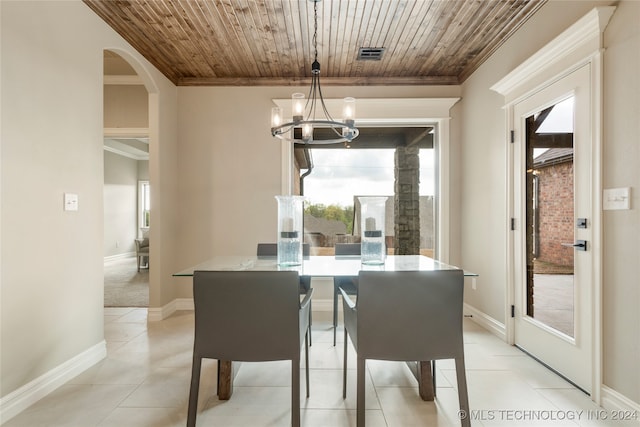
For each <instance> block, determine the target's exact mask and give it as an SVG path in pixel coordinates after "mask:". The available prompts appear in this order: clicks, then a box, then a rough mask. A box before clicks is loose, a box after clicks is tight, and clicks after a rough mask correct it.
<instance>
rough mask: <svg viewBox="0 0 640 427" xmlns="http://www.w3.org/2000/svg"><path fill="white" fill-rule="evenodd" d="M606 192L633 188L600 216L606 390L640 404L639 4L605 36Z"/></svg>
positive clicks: (621, 12) (624, 9)
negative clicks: (625, 203)
mask: <svg viewBox="0 0 640 427" xmlns="http://www.w3.org/2000/svg"><path fill="white" fill-rule="evenodd" d="M604 44H605V48H606V51H605V53H604V76H605V79H604V138H603V154H604V155H603V162H604V171H603V186H604V188H617V187H632V190H631V191H632V193H631V197H632V200H631V208H632V209H631V210H627V211H604V212H603V221H604V224H603V226H604V227H603V248H602V253H603V254H604V268H603V270H604V274H603V276H604V277H603V284H602V287H603V310H604V384H605V385H607V386H609V387H611V388H613V389H614V390H616V391H618V392H620V393H622V394H623V395H624V396H627V397H628V398H630V399H632V400H633V401H635V402H638V403H640V369H639V368H638V361H640V310H639V309H638V308H639V307H640V249H639V248H638V246H639V245H640V2H637V1H623V2H620V3H619V4H618V8H617V10H616V13H615V14H614V15H613V17H612V18H611V21H610V22H609V25H608V26H607V29H606V31H605V33H604Z"/></svg>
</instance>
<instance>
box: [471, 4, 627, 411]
mask: <svg viewBox="0 0 640 427" xmlns="http://www.w3.org/2000/svg"><path fill="white" fill-rule="evenodd" d="M614 3H616V2H613V1H550V2H548V3H547V4H545V5H544V6H543V7H542V8H541V9H540V11H539V12H537V13H536V15H535V16H533V17H532V18H531V19H530V20H529V21H528V22H527V23H526V24H525V25H524V26H523V27H522V28H521V29H520V30H519V31H518V32H517V33H516V34H514V36H513V37H511V38H510V39H509V40H508V41H507V42H506V43H505V44H504V45H503V46H502V47H501V48H500V49H498V50H497V51H496V53H495V54H494V55H493V56H492V57H491V58H489V59H488V60H487V61H486V62H485V63H484V64H483V65H482V66H481V67H480V68H479V69H478V70H477V71H476V72H475V73H474V74H473V75H472V76H471V77H470V78H469V79H468V80H467V81H466V82H465V83H464V84H463V95H462V96H463V101H462V103H461V104H462V105H461V109H462V112H461V116H462V122H461V123H460V124H459V125H460V127H461V129H462V143H461V146H460V152H459V154H460V165H461V170H460V172H461V190H462V191H461V212H462V213H461V223H460V239H461V244H460V248H461V254H460V256H461V260H460V263H461V265H463V266H464V268H466V269H469V270H471V271H475V272H477V273H479V274H480V277H479V278H478V285H477V290H475V291H474V290H467V292H466V301H467V303H468V304H470V305H471V306H473V307H474V308H476V309H477V310H479V311H480V312H483V313H485V314H487V315H488V316H490V317H492V318H493V319H495V320H497V321H498V322H501V323H504V322H505V321H506V319H505V314H506V312H507V305H506V286H507V277H506V270H507V254H506V241H507V233H508V226H509V221H508V215H507V194H506V182H507V181H506V179H507V169H506V168H507V158H506V154H507V151H506V150H507V146H506V144H507V143H506V138H505V135H506V123H505V114H504V111H503V110H502V106H503V103H504V99H503V98H502V96H500V95H499V94H497V93H495V92H492V91H491V90H490V87H491V86H492V85H493V84H494V83H496V82H497V81H498V80H500V79H501V78H502V77H503V76H505V75H506V74H507V73H508V72H510V71H511V70H513V69H514V68H515V67H516V66H518V65H519V64H520V63H521V62H523V61H524V60H526V59H527V58H528V57H529V56H530V55H531V54H533V53H535V52H536V51H538V50H539V49H540V48H542V47H543V46H544V45H545V44H546V43H547V42H549V41H550V40H552V39H553V38H554V37H556V36H557V35H558V34H560V33H561V32H562V31H564V30H565V29H566V28H568V27H569V25H571V24H573V23H574V22H575V21H577V20H578V19H579V18H581V17H582V16H583V15H585V14H586V13H587V12H588V11H590V10H591V9H592V8H593V7H595V6H601V5H610V4H614ZM639 7H640V3H638V2H635V1H623V2H620V4H619V7H618V10H617V12H616V13H615V14H614V16H613V18H612V20H611V21H610V23H609V25H608V27H607V29H606V31H605V46H606V48H607V50H606V51H605V55H604V61H605V65H604V68H605V73H604V79H605V85H604V86H605V94H604V103H605V119H604V129H605V130H604V131H605V138H604V164H603V166H604V185H605V188H606V187H611V186H634V187H638V184H639V179H638V176H639V175H638V169H639V168H640V161H639V158H638V153H639V151H638V135H639V134H640V132H639V128H638V117H639V114H638V97H639V95H640V93H639V91H638V75H640V68H639V67H638V52H640V41H639V40H638V38H639V36H638V28H639V26H638V22H640V13H639V10H638V9H639ZM636 194H637V193H636ZM635 197H636V198H635V201H636V202H637V200H638V198H637V195H636V196H635ZM635 206H636V207H635V209H634V210H632V211H626V212H622V213H613V212H605V215H604V221H605V223H604V245H605V247H604V250H603V251H602V252H603V254H604V264H605V265H604V286H603V287H604V301H603V303H604V313H603V315H604V331H605V353H604V383H605V385H606V386H608V387H610V388H612V389H614V390H616V391H617V392H619V393H622V394H623V395H624V396H626V397H627V398H629V399H632V400H633V401H635V402H640V376H639V375H640V374H638V369H637V361H638V360H640V345H639V340H640V321H639V317H638V310H637V307H638V306H639V304H640V297H639V295H640V294H639V292H640V291H639V289H638V288H639V285H638V283H639V282H638V279H637V278H638V277H640V271H639V267H638V266H639V265H640V262H638V261H640V255H639V254H640V251H639V249H638V243H640V242H639V240H638V237H637V236H639V235H640V233H639V232H638V231H639V226H640V218H639V216H638V209H637V204H636V205H635ZM634 232H635V233H634ZM629 236H636V237H635V239H629Z"/></svg>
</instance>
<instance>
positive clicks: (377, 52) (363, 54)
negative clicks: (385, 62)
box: [358, 47, 384, 61]
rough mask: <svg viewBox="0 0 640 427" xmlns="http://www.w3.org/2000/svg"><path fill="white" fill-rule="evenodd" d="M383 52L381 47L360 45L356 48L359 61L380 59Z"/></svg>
mask: <svg viewBox="0 0 640 427" xmlns="http://www.w3.org/2000/svg"><path fill="white" fill-rule="evenodd" d="M383 53H384V48H383V47H361V48H360V49H359V50H358V60H359V61H380V60H381V59H382V54H383Z"/></svg>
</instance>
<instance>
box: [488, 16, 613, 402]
mask: <svg viewBox="0 0 640 427" xmlns="http://www.w3.org/2000/svg"><path fill="white" fill-rule="evenodd" d="M614 11H615V7H614V6H606V7H597V8H594V9H593V10H592V11H590V12H589V13H587V14H586V15H585V16H584V17H582V18H581V19H580V20H578V21H577V22H576V23H575V24H573V25H572V26H571V27H569V28H568V29H567V30H566V31H564V32H563V33H562V34H560V35H559V36H558V37H556V38H555V39H554V40H552V41H551V42H550V43H548V44H547V45H546V46H544V47H543V48H542V49H541V50H539V51H538V52H537V53H535V54H534V55H533V56H531V57H530V58H529V59H527V60H526V61H525V62H523V63H522V64H521V65H520V66H518V67H517V68H515V69H514V70H513V71H512V72H510V73H509V74H507V75H506V76H505V77H504V78H503V79H501V80H500V81H499V82H497V83H496V84H495V85H493V86H492V87H491V89H492V90H494V91H496V92H498V93H500V94H501V95H503V96H504V97H505V106H504V110H505V114H506V129H505V141H506V144H507V147H508V148H507V155H506V159H505V161H506V165H505V166H506V167H505V171H506V173H507V177H506V180H507V194H506V197H507V206H508V217H509V218H511V224H509V226H510V228H511V229H512V232H511V233H508V235H507V242H506V246H507V254H508V255H507V256H508V260H507V281H506V287H507V288H506V290H505V291H506V292H505V295H506V298H505V299H506V301H505V329H506V337H507V342H508V343H509V344H511V345H513V344H514V343H515V324H514V323H515V322H514V318H513V317H512V307H513V306H514V304H515V286H519V283H517V282H516V272H515V257H514V255H513V254H514V250H515V242H514V234H515V233H514V232H513V231H515V230H513V229H514V228H515V229H516V230H517V229H518V228H519V227H521V225H520V224H517V221H516V220H515V218H517V216H516V211H515V198H514V194H515V193H514V191H515V190H516V189H515V186H514V162H515V158H514V147H513V144H512V142H513V141H514V139H515V135H514V133H513V132H512V129H513V125H514V120H517V118H516V117H514V106H515V105H516V104H517V103H518V102H520V101H522V100H524V99H526V98H528V97H530V96H531V95H533V94H535V93H537V92H539V91H540V90H542V89H543V88H546V87H548V86H549V85H551V84H552V83H554V82H556V81H558V80H559V79H561V78H563V77H565V76H567V75H569V74H571V73H572V72H573V71H575V70H577V69H578V68H581V67H583V66H585V65H588V66H589V67H590V69H591V76H590V82H589V85H590V91H591V105H590V118H591V153H590V154H591V159H592V165H591V166H592V174H591V195H590V196H591V199H592V201H593V203H592V206H591V209H592V212H591V213H590V217H591V218H592V228H593V242H592V244H591V250H592V251H593V252H592V254H593V266H592V269H591V274H592V285H591V286H592V289H591V293H592V302H591V307H586V309H587V310H589V311H590V312H591V319H592V320H591V322H592V323H591V326H592V328H591V354H592V355H593V357H592V360H591V399H592V400H593V401H594V402H595V403H597V404H601V399H602V385H603V379H602V215H601V212H602V210H601V206H602V114H603V113H602V91H603V82H602V73H603V70H602V68H603V62H602V52H603V50H604V46H603V37H602V33H603V32H604V29H605V28H606V26H607V24H608V22H609V19H610V18H611V16H612V15H613V12H614Z"/></svg>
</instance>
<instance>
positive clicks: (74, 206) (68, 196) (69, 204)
mask: <svg viewBox="0 0 640 427" xmlns="http://www.w3.org/2000/svg"><path fill="white" fill-rule="evenodd" d="M64 210H65V211H77V210H78V195H77V194H74V193H64Z"/></svg>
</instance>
